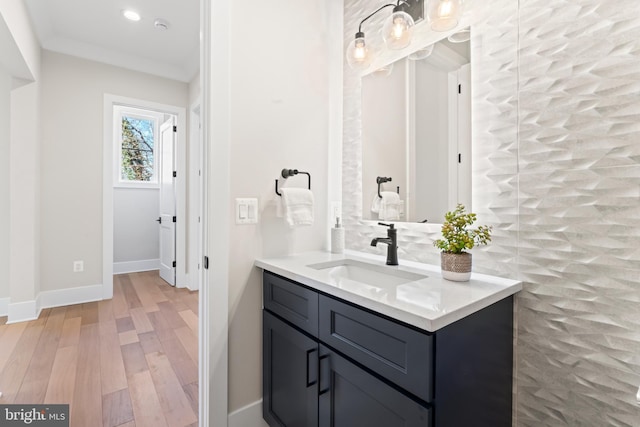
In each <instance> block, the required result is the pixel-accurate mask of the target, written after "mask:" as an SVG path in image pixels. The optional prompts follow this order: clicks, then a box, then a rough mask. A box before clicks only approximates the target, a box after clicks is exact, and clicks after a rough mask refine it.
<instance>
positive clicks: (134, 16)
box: [122, 9, 140, 21]
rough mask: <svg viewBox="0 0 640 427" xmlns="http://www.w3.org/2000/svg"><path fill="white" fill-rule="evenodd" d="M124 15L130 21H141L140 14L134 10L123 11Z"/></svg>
mask: <svg viewBox="0 0 640 427" xmlns="http://www.w3.org/2000/svg"><path fill="white" fill-rule="evenodd" d="M122 15H123V16H124V17H125V18H127V19H128V20H130V21H139V20H140V14H139V13H138V12H135V11H133V10H129V9H127V10H123V11H122Z"/></svg>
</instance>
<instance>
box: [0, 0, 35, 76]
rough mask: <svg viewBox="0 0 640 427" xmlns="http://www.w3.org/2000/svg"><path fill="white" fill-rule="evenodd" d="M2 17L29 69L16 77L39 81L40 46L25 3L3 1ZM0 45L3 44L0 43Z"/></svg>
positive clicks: (1, 5)
mask: <svg viewBox="0 0 640 427" xmlns="http://www.w3.org/2000/svg"><path fill="white" fill-rule="evenodd" d="M0 15H1V17H0V18H2V19H3V20H4V21H5V23H6V26H7V29H8V30H9V33H10V34H11V38H12V42H13V43H14V44H15V46H17V48H18V50H19V52H20V56H21V57H22V59H21V61H24V63H25V65H26V67H28V71H26V70H25V72H24V73H21V74H20V75H16V76H15V77H18V78H20V79H28V80H37V78H38V75H39V72H40V44H39V43H38V39H37V38H36V35H35V33H34V32H33V30H32V27H31V21H30V20H29V14H28V12H27V9H26V6H25V4H24V1H23V0H3V1H2V2H0ZM0 45H2V44H1V43H0ZM5 46H6V45H5ZM4 54H5V53H4V52H3V55H4ZM4 59H5V58H3V60H4ZM20 71H22V67H20Z"/></svg>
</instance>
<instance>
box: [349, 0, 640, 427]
mask: <svg viewBox="0 0 640 427" xmlns="http://www.w3.org/2000/svg"><path fill="white" fill-rule="evenodd" d="M382 3H384V2H379V1H364V0H353V1H349V0H347V1H345V46H346V44H347V43H348V42H350V41H351V39H352V38H353V33H354V32H355V30H356V29H357V25H358V23H359V20H360V19H362V17H364V16H366V14H368V13H370V11H372V10H374V9H375V7H376V6H378V5H379V4H382ZM466 3H467V6H468V8H469V9H468V10H472V11H473V17H467V19H469V20H470V22H471V23H472V28H474V29H475V31H473V32H472V34H473V39H472V55H473V59H472V62H473V63H474V64H479V65H478V66H476V67H475V69H474V70H473V73H472V74H473V82H472V86H473V89H472V97H473V101H472V109H473V111H472V112H473V193H474V198H473V205H474V207H473V209H474V211H476V212H478V214H479V217H480V221H481V222H483V223H489V224H492V225H494V227H495V232H494V240H493V242H492V244H491V245H490V246H489V247H487V248H486V249H484V250H481V251H477V250H475V249H474V270H476V271H482V272H488V273H494V274H498V275H506V276H511V277H517V278H520V279H521V280H523V281H524V282H525V286H524V290H523V291H522V292H521V293H520V294H519V296H518V298H517V314H516V316H517V319H516V328H517V331H516V332H517V334H516V364H515V367H516V378H517V381H516V399H515V401H514V402H515V415H516V416H515V418H514V425H516V426H527V427H529V426H530V427H538V426H593V427H603V426H624V427H639V426H640V406H638V405H637V403H636V400H635V395H636V392H637V389H638V385H640V250H639V249H638V248H639V247H640V246H639V244H638V237H640V164H639V163H640V5H639V4H638V2H637V0H557V1H554V2H552V3H550V2H548V1H542V0H520V1H518V0H504V1H502V0H501V1H498V2H491V14H487V13H486V12H487V10H488V9H487V7H486V3H485V2H477V1H467V2H466ZM381 15H383V14H381ZM380 19H381V18H380ZM376 25H379V23H376V21H375V20H374V21H373V22H372V23H370V24H369V25H367V24H365V26H366V27H365V32H366V33H367V37H368V38H369V33H371V36H372V37H371V41H372V42H374V44H375V43H379V42H376V40H375V37H373V36H374V35H375V31H373V30H372V29H373V28H375V27H376ZM367 28H368V29H369V30H367ZM417 36H418V37H417V38H418V41H417V44H428V43H430V42H432V41H433V36H432V35H429V34H428V32H425V31H422V32H418V34H417ZM414 46H416V47H419V46H418V45H414ZM405 53H406V52H399V53H395V57H394V56H393V55H394V54H393V53H391V54H390V53H388V52H387V53H385V54H383V55H382V57H381V59H379V60H378V61H377V62H376V63H375V64H374V66H376V65H382V64H383V63H385V62H390V61H391V60H393V59H396V58H397V57H400V56H402V55H404V54H405ZM344 82H345V87H344V95H345V100H344V114H345V119H344V138H343V144H344V148H343V170H344V174H343V209H344V216H345V219H344V220H345V225H346V226H347V245H348V247H350V248H352V249H357V250H363V251H371V250H372V248H370V247H369V246H368V243H369V241H370V239H371V237H373V236H376V235H378V234H380V233H381V232H384V230H381V227H378V226H376V225H373V224H372V223H364V222H362V221H361V220H360V218H361V214H360V212H361V209H362V206H361V201H360V200H361V197H359V196H360V193H361V191H362V190H361V182H360V181H361V169H360V160H361V158H360V151H361V145H360V144H361V141H360V87H359V78H358V76H355V75H354V74H353V73H352V72H351V71H350V70H348V69H345V78H344ZM404 228H406V229H404ZM404 228H403V229H402V230H401V231H400V233H399V236H400V246H401V249H400V258H401V260H402V259H412V260H417V261H421V262H429V263H437V262H438V258H437V256H438V254H437V251H435V249H434V248H433V247H432V246H431V242H432V240H433V239H434V238H435V237H436V236H438V234H439V230H437V228H436V229H434V228H433V227H432V228H429V227H425V226H421V225H417V224H413V225H407V226H406V227H404ZM373 250H375V251H377V250H378V249H373Z"/></svg>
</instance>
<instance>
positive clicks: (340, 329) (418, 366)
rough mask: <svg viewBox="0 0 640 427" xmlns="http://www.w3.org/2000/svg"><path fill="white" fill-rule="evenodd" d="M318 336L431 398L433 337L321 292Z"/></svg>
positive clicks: (379, 372)
mask: <svg viewBox="0 0 640 427" xmlns="http://www.w3.org/2000/svg"><path fill="white" fill-rule="evenodd" d="M319 314H320V325H319V337H320V340H321V341H323V342H325V343H327V344H328V345H330V346H331V347H333V348H334V349H336V350H338V351H340V352H342V353H343V354H345V355H347V356H348V357H350V358H352V359H353V360H355V361H357V362H359V363H361V364H362V365H364V366H365V367H367V368H369V369H371V370H372V371H373V372H376V373H377V374H378V375H381V376H382V377H384V378H386V379H388V380H389V381H391V382H393V383H395V384H397V385H398V386H400V387H402V388H404V389H405V390H407V391H409V392H410V393H413V394H414V395H416V396H417V397H419V398H420V399H423V400H424V401H426V402H431V401H432V400H433V336H432V335H428V334H425V333H422V332H418V331H416V330H414V329H411V328H409V327H406V326H404V325H401V324H399V323H396V322H394V321H391V320H387V319H385V318H382V317H379V316H377V315H375V314H372V313H369V312H368V311H365V310H362V309H359V308H357V307H354V306H351V305H348V304H345V303H343V302H341V301H338V300H335V299H333V298H329V297H326V296H324V295H320V299H319Z"/></svg>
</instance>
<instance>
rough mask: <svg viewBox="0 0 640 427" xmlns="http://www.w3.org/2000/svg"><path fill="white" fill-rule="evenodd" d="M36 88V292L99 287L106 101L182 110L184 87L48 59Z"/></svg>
mask: <svg viewBox="0 0 640 427" xmlns="http://www.w3.org/2000/svg"><path fill="white" fill-rule="evenodd" d="M42 82H43V83H42V84H43V87H42V142H43V143H42V249H41V252H42V277H43V283H42V290H43V291H45V290H56V289H64V288H72V287H78V286H87V285H95V284H100V283H102V227H101V225H102V150H103V101H104V94H105V93H109V94H113V95H119V96H125V97H131V98H137V99H143V100H147V101H151V102H157V103H162V104H169V105H175V106H178V107H184V108H186V107H187V102H188V88H187V84H186V83H181V82H177V81H173V80H168V79H164V78H160V77H155V76H152V75H148V74H144V73H139V72H134V71H128V70H125V69H122V68H118V67H112V66H108V65H104V64H100V63H97V62H93V61H87V60H83V59H79V58H75V57H71V56H67V55H62V54H57V53H53V52H49V51H43V56H42ZM74 260H84V267H85V271H84V272H83V273H73V271H72V266H73V261H74Z"/></svg>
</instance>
